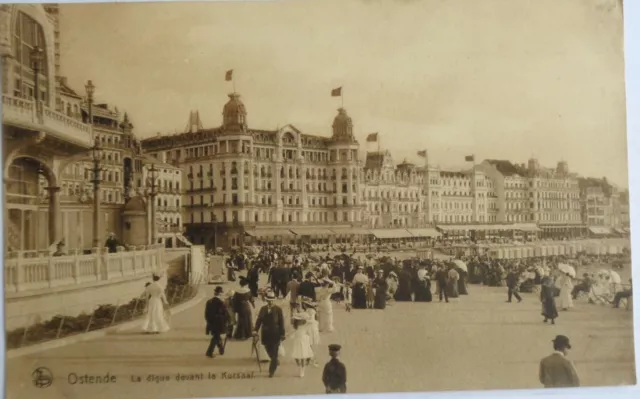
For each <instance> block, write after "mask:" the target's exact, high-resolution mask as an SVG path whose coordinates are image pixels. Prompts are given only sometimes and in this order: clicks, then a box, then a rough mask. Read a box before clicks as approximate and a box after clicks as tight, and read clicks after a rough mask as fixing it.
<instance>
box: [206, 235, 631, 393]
mask: <svg viewBox="0 0 640 399" xmlns="http://www.w3.org/2000/svg"><path fill="white" fill-rule="evenodd" d="M345 249H346V248H343V251H342V252H341V253H339V254H337V255H335V254H334V255H331V254H329V253H327V254H326V255H324V256H322V255H319V254H317V253H313V252H310V251H306V252H305V251H303V250H298V251H296V250H295V248H293V247H291V246H264V247H261V248H259V249H258V250H255V249H254V250H253V251H247V252H242V251H234V252H233V253H231V254H229V255H228V256H227V257H226V259H225V267H226V272H227V273H226V274H227V279H228V281H238V284H239V286H240V287H239V288H237V289H235V290H229V291H228V292H227V293H226V295H223V292H222V291H223V290H222V287H216V298H219V301H217V303H219V304H218V305H216V307H214V308H215V309H216V310H215V311H212V310H211V309H213V308H211V306H210V305H209V304H208V305H207V311H206V315H205V317H206V319H207V325H208V326H209V327H208V332H210V333H211V335H212V340H211V344H210V346H209V348H208V349H207V351H206V354H207V356H213V350H214V348H215V347H218V348H220V349H219V352H220V354H223V353H224V344H223V343H222V340H221V338H220V335H222V334H224V335H225V336H226V337H227V339H228V338H231V339H234V340H239V341H244V340H249V339H254V344H255V342H256V341H255V340H256V336H257V334H259V335H260V340H259V342H261V344H262V345H257V346H256V350H259V351H260V353H259V357H260V358H261V359H262V360H264V361H268V362H269V363H270V365H269V375H270V376H273V375H274V373H275V371H276V369H277V367H278V365H279V359H280V357H282V356H283V355H285V351H284V346H283V345H281V343H282V342H283V341H284V340H285V339H287V341H288V342H290V345H288V347H289V351H290V353H289V356H290V357H292V358H293V359H295V363H296V366H297V367H298V371H299V376H300V377H303V376H304V375H305V369H306V368H307V367H314V366H315V367H318V364H317V361H316V360H315V359H316V355H315V354H316V353H317V348H318V345H319V344H320V343H321V339H322V338H321V334H324V333H329V332H332V331H334V321H333V306H334V304H344V305H345V308H346V310H347V311H351V309H378V310H383V309H385V308H386V307H387V305H388V304H389V303H392V302H396V301H397V302H407V301H414V302H432V301H433V300H434V297H437V298H438V300H439V301H440V302H449V300H450V299H451V298H457V297H459V296H462V295H469V290H468V284H481V285H485V286H492V287H501V286H506V288H507V298H506V299H507V302H512V300H513V299H514V298H515V299H516V300H517V301H518V302H520V301H522V297H521V296H520V292H523V291H528V292H532V291H535V292H539V300H540V303H541V315H542V316H543V321H544V322H545V323H550V324H555V323H556V320H557V318H558V314H559V313H558V310H567V309H570V308H572V307H573V300H575V299H576V297H577V296H578V295H580V293H581V292H583V291H587V292H589V290H590V289H591V287H592V286H593V284H595V283H594V278H592V277H593V276H592V275H591V274H588V273H586V274H585V275H584V278H583V280H582V281H579V282H578V281H577V280H576V279H575V271H577V270H578V268H579V267H581V266H582V265H584V264H588V263H589V262H590V261H593V259H589V257H588V256H587V255H585V254H579V255H578V256H577V257H575V258H572V259H570V258H569V257H567V256H556V257H547V258H544V259H542V258H528V259H508V260H507V259H492V258H490V257H488V256H486V255H485V256H467V257H461V258H459V259H453V258H451V259H447V260H438V259H419V258H412V259H404V260H400V259H397V258H392V257H390V256H385V255H383V254H380V253H378V254H372V253H366V252H363V253H357V252H356V251H354V252H353V253H348V252H347V251H345ZM599 260H600V261H601V262H602V261H605V262H609V263H610V264H615V263H616V262H620V256H612V257H608V258H607V257H605V258H604V259H603V258H600V259H599ZM563 263H566V264H571V265H572V268H573V270H574V273H573V274H572V273H567V272H563V271H562V270H561V269H560V268H559V265H560V264H563ZM261 279H266V284H260V280H261ZM261 287H263V288H261ZM629 296H631V289H630V288H629V289H628V290H622V291H618V292H617V293H615V299H614V300H613V301H612V304H613V305H614V306H617V305H618V304H619V302H620V301H621V300H622V298H628V297H629ZM276 299H282V300H283V301H282V303H284V304H288V305H289V309H288V312H287V311H286V310H283V309H281V308H280V307H278V306H277V305H275V304H274V300H276ZM257 301H260V302H265V303H266V305H264V306H263V307H262V308H260V309H259V310H258V311H257V312H256V303H257ZM210 302H211V301H210ZM214 314H217V316H214ZM254 314H257V317H256V316H254ZM216 317H217V319H216ZM213 320H218V321H213ZM285 326H287V327H285ZM209 330H211V331H209ZM287 331H289V334H288V335H287ZM332 348H333V350H331V351H330V352H331V353H333V354H336V353H338V352H339V349H338V350H336V348H337V346H335V345H332ZM335 359H336V361H337V362H338V363H335V362H334V363H332V365H331V366H330V365H329V364H327V366H326V367H325V370H327V369H328V370H340V372H338V374H339V375H343V374H344V380H343V379H342V377H337V378H334V377H332V376H331V375H329V376H326V375H325V376H323V381H338V382H337V383H333V382H332V386H331V387H329V386H326V388H327V392H330V391H332V392H344V391H346V369H344V367H343V366H344V365H342V366H340V365H341V363H339V361H338V360H337V355H336V357H335ZM331 372H332V371H330V372H329V374H331ZM325 374H326V373H325ZM325 385H326V384H325ZM336 387H337V388H336ZM343 389H344V390H343Z"/></svg>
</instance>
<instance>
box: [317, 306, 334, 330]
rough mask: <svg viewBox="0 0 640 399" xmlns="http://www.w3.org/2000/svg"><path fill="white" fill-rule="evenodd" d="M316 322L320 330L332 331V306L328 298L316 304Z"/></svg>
mask: <svg viewBox="0 0 640 399" xmlns="http://www.w3.org/2000/svg"><path fill="white" fill-rule="evenodd" d="M318 322H319V323H320V331H322V332H333V307H332V305H331V301H330V300H329V299H325V300H322V301H320V303H319V304H318Z"/></svg>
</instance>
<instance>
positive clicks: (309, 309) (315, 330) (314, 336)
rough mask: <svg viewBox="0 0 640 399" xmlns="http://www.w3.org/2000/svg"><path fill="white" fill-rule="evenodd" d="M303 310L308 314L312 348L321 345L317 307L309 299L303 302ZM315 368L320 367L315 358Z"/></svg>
mask: <svg viewBox="0 0 640 399" xmlns="http://www.w3.org/2000/svg"><path fill="white" fill-rule="evenodd" d="M302 309H303V310H304V311H305V312H306V314H307V324H308V329H309V336H310V338H311V342H310V344H311V347H312V348H313V347H315V346H316V345H319V344H320V326H319V324H318V319H317V317H316V315H317V312H316V305H315V303H313V302H312V301H310V300H308V299H303V300H302ZM313 366H314V367H318V362H317V361H316V359H315V357H314V358H313Z"/></svg>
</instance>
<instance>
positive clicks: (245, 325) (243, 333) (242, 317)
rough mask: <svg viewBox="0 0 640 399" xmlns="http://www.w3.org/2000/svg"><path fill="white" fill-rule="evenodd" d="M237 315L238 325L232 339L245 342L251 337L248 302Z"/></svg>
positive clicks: (251, 329) (251, 324) (251, 322)
mask: <svg viewBox="0 0 640 399" xmlns="http://www.w3.org/2000/svg"><path fill="white" fill-rule="evenodd" d="M237 314H238V324H237V326H236V332H235V334H233V338H234V339H240V340H245V339H249V338H251V337H252V336H253V321H252V320H251V305H249V303H248V302H245V303H243V304H242V309H241V310H240V312H238V313H237Z"/></svg>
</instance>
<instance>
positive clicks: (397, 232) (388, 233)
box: [371, 229, 413, 239]
mask: <svg viewBox="0 0 640 399" xmlns="http://www.w3.org/2000/svg"><path fill="white" fill-rule="evenodd" d="M371 234H373V235H374V236H375V237H376V238H381V239H386V238H408V237H413V235H412V234H411V233H409V231H408V230H406V229H377V230H371Z"/></svg>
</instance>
